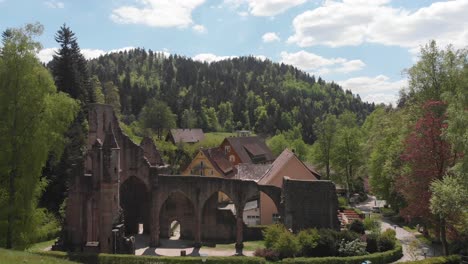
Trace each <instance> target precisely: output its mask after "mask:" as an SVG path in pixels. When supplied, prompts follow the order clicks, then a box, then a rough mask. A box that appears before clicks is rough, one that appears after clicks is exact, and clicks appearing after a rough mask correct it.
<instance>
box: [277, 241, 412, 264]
mask: <svg viewBox="0 0 468 264" xmlns="http://www.w3.org/2000/svg"><path fill="white" fill-rule="evenodd" d="M402 256H403V253H402V248H401V244H400V243H398V242H397V243H396V245H395V249H392V250H389V251H385V252H379V253H373V254H369V255H364V256H354V257H323V258H287V259H283V261H282V263H303V264H319V263H320V264H361V263H362V262H364V261H365V260H370V261H371V262H372V264H386V263H391V262H394V261H397V260H398V259H400V258H401V257H402Z"/></svg>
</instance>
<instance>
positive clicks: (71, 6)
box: [0, 0, 468, 103]
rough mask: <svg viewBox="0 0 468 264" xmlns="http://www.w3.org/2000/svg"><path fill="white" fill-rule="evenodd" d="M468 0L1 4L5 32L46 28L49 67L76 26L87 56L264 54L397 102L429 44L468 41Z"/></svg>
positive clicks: (46, 0) (36, 0) (21, 0)
mask: <svg viewBox="0 0 468 264" xmlns="http://www.w3.org/2000/svg"><path fill="white" fill-rule="evenodd" d="M467 14H468V0H457V1H428V0H419V1H416V0H414V1H408V0H394V1H390V0H369V1H366V0H332V1H324V0H321V1H318V0H101V1H91V0H83V1H67V0H29V1H26V0H0V30H1V31H4V30H5V29H6V28H9V27H21V26H23V25H24V24H26V23H31V22H36V21H37V22H40V23H42V24H43V25H44V26H45V32H44V34H43V35H42V36H41V37H40V38H39V41H41V43H42V45H43V50H41V51H40V52H39V54H38V56H39V58H40V59H41V60H42V61H47V60H50V58H51V55H52V54H53V52H54V49H56V48H57V46H58V45H57V43H56V42H55V40H54V34H55V32H56V31H57V30H58V29H59V27H60V26H61V25H62V24H63V23H66V24H67V25H68V26H70V27H71V29H72V30H73V31H74V32H75V34H76V36H77V37H78V43H79V44H80V47H81V49H82V51H83V53H84V55H85V56H86V57H87V58H93V57H97V56H99V55H101V54H104V53H106V52H109V51H113V50H119V49H128V48H131V47H144V48H146V49H152V50H153V51H162V52H167V53H176V54H180V55H185V56H187V57H192V58H194V59H196V60H202V61H208V62H210V61H215V60H220V59H223V58H225V57H230V56H242V55H254V56H258V57H259V58H268V59H270V60H272V61H275V62H284V63H287V64H292V65H294V66H296V67H298V68H300V69H302V70H304V71H306V72H309V73H311V74H314V75H316V76H321V77H322V78H323V79H325V80H327V81H335V82H337V83H339V84H341V85H342V86H343V87H344V88H345V89H350V90H352V91H353V92H354V93H358V94H360V96H361V98H362V99H364V100H366V101H370V102H376V103H380V102H385V103H392V102H395V101H396V99H397V96H398V91H399V90H400V89H401V88H404V87H406V86H407V82H406V76H405V75H404V73H403V70H404V69H406V68H408V67H410V66H411V65H412V64H413V63H414V62H415V61H416V60H417V57H418V51H419V47H420V46H421V45H424V44H426V43H427V42H428V41H429V40H431V39H435V40H437V42H438V44H439V46H441V47H445V46H446V45H448V44H453V45H454V46H455V47H456V48H463V47H464V45H466V43H468V15H467Z"/></svg>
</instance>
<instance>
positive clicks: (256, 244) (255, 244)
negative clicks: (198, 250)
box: [202, 240, 265, 251]
mask: <svg viewBox="0 0 468 264" xmlns="http://www.w3.org/2000/svg"><path fill="white" fill-rule="evenodd" d="M264 243H265V242H264V241H263V240H257V241H244V250H247V251H255V250H256V249H257V248H264V247H265V244H264ZM235 245H236V243H231V244H216V246H215V247H202V249H203V248H206V249H210V250H226V249H235Z"/></svg>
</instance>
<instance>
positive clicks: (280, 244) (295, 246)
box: [273, 230, 301, 259]
mask: <svg viewBox="0 0 468 264" xmlns="http://www.w3.org/2000/svg"><path fill="white" fill-rule="evenodd" d="M300 249H301V246H300V245H299V242H298V240H297V238H296V236H294V234H293V233H291V232H289V231H287V230H285V231H284V232H283V233H281V234H280V236H279V237H278V240H277V241H276V243H275V244H274V245H273V250H274V251H276V252H278V253H279V254H280V258H281V259H283V258H289V257H295V256H296V255H298V253H299V251H300Z"/></svg>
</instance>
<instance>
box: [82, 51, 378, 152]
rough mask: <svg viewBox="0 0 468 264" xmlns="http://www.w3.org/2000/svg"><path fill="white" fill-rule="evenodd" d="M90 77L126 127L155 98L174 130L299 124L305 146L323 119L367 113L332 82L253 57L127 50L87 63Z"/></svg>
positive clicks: (270, 130) (267, 131)
mask: <svg viewBox="0 0 468 264" xmlns="http://www.w3.org/2000/svg"><path fill="white" fill-rule="evenodd" d="M89 70H90V73H91V75H95V76H97V77H98V79H99V81H100V84H99V82H97V80H94V84H95V85H100V86H102V87H103V91H104V93H106V92H109V91H111V90H115V89H117V90H118V93H119V97H120V105H121V107H120V110H121V111H120V112H121V113H122V119H123V120H124V121H125V122H127V123H130V122H132V121H133V120H135V119H138V115H139V113H140V111H141V109H142V108H143V106H144V105H145V102H146V101H147V100H148V98H156V99H157V100H160V101H164V102H166V103H167V104H168V105H169V107H170V108H171V110H172V112H173V113H175V114H176V115H177V126H178V127H182V128H189V127H201V128H203V129H204V130H205V131H213V130H225V131H229V130H235V129H251V130H255V132H257V133H260V134H264V135H274V134H275V133H276V131H278V130H279V131H286V130H288V129H291V128H292V127H294V126H297V125H298V124H302V130H301V131H302V135H303V139H304V140H305V142H308V143H311V142H313V141H314V139H315V136H314V134H313V129H312V128H313V123H314V121H315V120H316V118H320V117H322V116H323V115H324V114H325V113H333V114H336V115H339V114H341V113H342V112H344V111H345V110H350V111H352V112H354V113H356V114H357V117H358V119H359V120H360V121H363V120H364V119H365V117H366V116H367V115H368V114H369V113H371V112H372V110H373V109H374V105H373V104H369V103H365V102H362V101H361V99H360V98H359V96H356V95H353V94H352V93H351V92H350V91H343V89H342V88H341V87H340V86H339V85H337V84H335V83H333V82H332V83H328V82H325V81H324V80H322V79H321V78H318V79H317V80H316V79H315V77H314V76H310V75H309V74H307V73H305V72H303V71H300V70H298V69H297V68H295V67H292V66H289V65H284V64H279V63H273V62H271V61H269V60H259V59H257V58H255V57H239V58H232V59H227V60H223V61H218V62H213V63H210V64H209V63H202V62H198V61H194V60H192V59H191V58H187V57H182V56H177V55H170V56H165V55H163V54H161V53H154V52H152V51H151V50H149V51H146V50H144V49H134V50H131V51H125V52H119V53H111V54H107V55H104V56H101V57H99V58H97V59H93V60H91V61H89ZM106 87H107V88H106ZM109 87H111V88H109ZM112 87H114V88H112ZM108 103H113V104H116V102H108ZM216 119H217V120H216Z"/></svg>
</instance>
